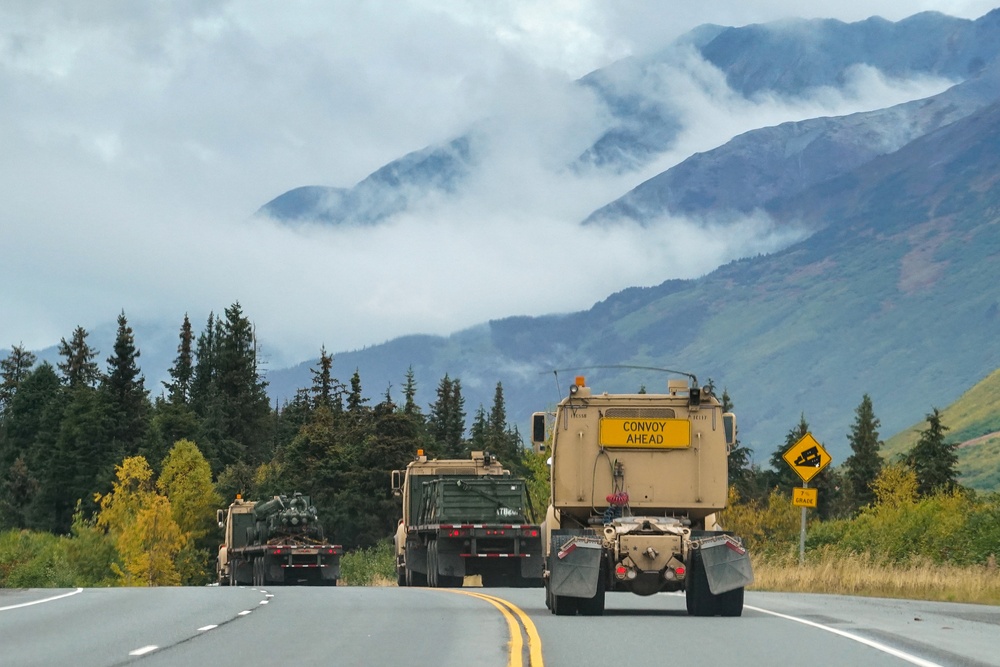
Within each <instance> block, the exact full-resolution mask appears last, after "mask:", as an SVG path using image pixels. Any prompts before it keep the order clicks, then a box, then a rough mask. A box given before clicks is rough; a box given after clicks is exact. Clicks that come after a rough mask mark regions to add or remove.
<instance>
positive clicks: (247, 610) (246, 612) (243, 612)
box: [236, 609, 253, 616]
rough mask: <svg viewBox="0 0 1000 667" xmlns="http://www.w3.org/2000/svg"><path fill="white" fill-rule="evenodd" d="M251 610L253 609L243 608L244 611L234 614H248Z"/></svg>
mask: <svg viewBox="0 0 1000 667" xmlns="http://www.w3.org/2000/svg"><path fill="white" fill-rule="evenodd" d="M252 611H253V609H246V610H244V611H241V612H240V613H238V614H236V615H237V616H246V615H247V614H249V613H250V612H252Z"/></svg>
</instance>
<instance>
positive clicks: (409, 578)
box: [406, 568, 427, 586]
mask: <svg viewBox="0 0 1000 667" xmlns="http://www.w3.org/2000/svg"><path fill="white" fill-rule="evenodd" d="M406 585H407V586H426V585H427V575H426V574H422V573H420V572H414V571H413V570H411V569H410V568H406Z"/></svg>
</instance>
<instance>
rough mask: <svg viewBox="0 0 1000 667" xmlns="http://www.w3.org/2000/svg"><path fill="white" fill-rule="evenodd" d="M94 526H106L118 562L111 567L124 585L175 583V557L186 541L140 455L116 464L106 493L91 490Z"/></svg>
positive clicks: (168, 504)
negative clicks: (95, 511) (95, 510)
mask: <svg viewBox="0 0 1000 667" xmlns="http://www.w3.org/2000/svg"><path fill="white" fill-rule="evenodd" d="M95 500H96V501H97V503H98V505H99V506H100V511H99V513H98V516H97V525H98V526H99V527H101V528H104V529H105V530H107V531H108V534H109V535H111V537H112V539H113V540H114V542H115V548H116V549H117V550H118V555H119V557H120V558H121V561H122V565H121V566H119V564H118V563H112V564H111V569H112V570H113V571H114V572H115V574H116V575H118V577H119V579H120V580H121V582H122V583H123V584H125V585H126V586H173V585H177V584H179V583H180V581H181V579H180V574H179V572H178V571H177V567H176V565H175V564H174V561H175V558H176V556H177V554H178V552H180V550H181V549H182V548H183V547H184V544H185V542H186V539H185V536H184V534H183V533H182V532H181V529H180V528H179V527H178V525H177V522H176V521H174V518H173V516H172V515H171V510H170V501H169V500H168V499H167V498H166V497H165V496H161V495H159V494H158V493H156V490H155V487H154V485H153V471H152V469H151V468H150V467H149V463H147V462H146V459H145V458H144V457H142V456H131V457H127V458H125V459H124V460H123V461H122V463H121V465H119V466H115V482H114V485H113V487H112V491H111V493H108V494H106V495H103V496H102V495H101V494H96V496H95Z"/></svg>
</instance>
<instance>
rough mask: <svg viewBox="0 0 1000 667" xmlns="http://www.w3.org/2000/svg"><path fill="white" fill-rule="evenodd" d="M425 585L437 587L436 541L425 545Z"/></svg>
mask: <svg viewBox="0 0 1000 667" xmlns="http://www.w3.org/2000/svg"><path fill="white" fill-rule="evenodd" d="M427 585H428V586H430V587H431V588H437V587H438V559H437V541H434V542H431V543H430V544H428V545H427Z"/></svg>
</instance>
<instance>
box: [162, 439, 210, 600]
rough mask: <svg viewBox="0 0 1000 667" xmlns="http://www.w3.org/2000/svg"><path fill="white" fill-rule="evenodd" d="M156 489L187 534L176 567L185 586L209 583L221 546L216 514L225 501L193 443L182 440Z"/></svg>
mask: <svg viewBox="0 0 1000 667" xmlns="http://www.w3.org/2000/svg"><path fill="white" fill-rule="evenodd" d="M156 488H157V490H159V492H160V493H161V494H163V495H164V496H166V497H167V498H168V499H169V501H170V513H171V516H172V517H173V519H174V521H175V522H176V523H177V526H178V527H179V528H180V531H181V532H182V533H183V534H184V538H185V543H184V547H183V548H182V549H181V551H180V552H179V553H178V554H177V559H176V564H177V569H178V571H179V573H180V579H181V582H182V583H184V584H202V583H206V582H207V581H208V580H209V578H210V577H211V574H212V572H211V571H210V570H211V568H210V567H209V562H210V561H211V560H212V559H213V558H214V556H215V554H214V553H213V547H214V545H215V544H216V543H217V542H218V535H217V533H218V526H217V525H216V523H215V510H216V509H217V508H218V507H219V506H220V505H221V504H222V499H221V498H220V497H219V494H218V493H217V492H216V490H215V486H214V485H213V484H212V469H211V466H209V463H208V460H206V459H205V456H204V455H203V454H202V453H201V450H199V449H198V446H197V445H196V444H195V443H193V442H191V441H190V440H178V441H177V442H175V443H174V446H173V447H172V448H171V449H170V453H168V454H167V456H166V458H165V459H164V460H163V470H162V471H161V472H160V478H159V479H158V480H157V481H156Z"/></svg>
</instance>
